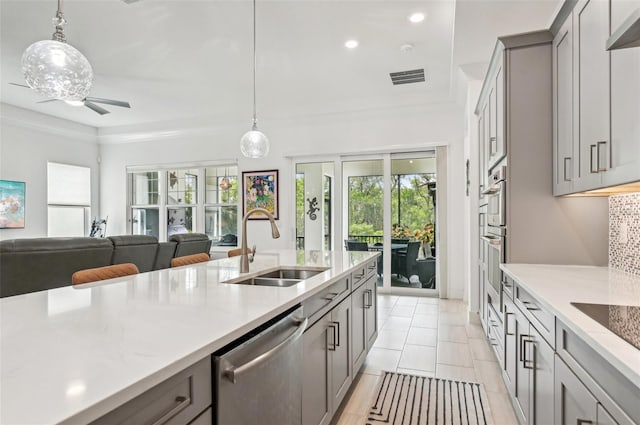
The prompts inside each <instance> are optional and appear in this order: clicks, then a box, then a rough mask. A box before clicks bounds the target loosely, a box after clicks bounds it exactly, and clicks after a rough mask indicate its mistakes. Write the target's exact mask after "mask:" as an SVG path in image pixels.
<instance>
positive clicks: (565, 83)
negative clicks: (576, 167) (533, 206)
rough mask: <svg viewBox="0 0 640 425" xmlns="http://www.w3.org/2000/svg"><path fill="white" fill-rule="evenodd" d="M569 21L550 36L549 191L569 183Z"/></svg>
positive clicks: (558, 191) (563, 190)
mask: <svg viewBox="0 0 640 425" xmlns="http://www.w3.org/2000/svg"><path fill="white" fill-rule="evenodd" d="M572 24H573V21H572V19H571V17H569V18H567V20H566V22H565V23H564V24H563V25H562V27H561V28H560V31H559V32H558V34H557V35H556V37H555V39H554V40H553V160H554V169H553V194H554V195H562V194H566V193H569V192H571V189H572V187H573V183H572V180H573V164H574V157H573V25H572Z"/></svg>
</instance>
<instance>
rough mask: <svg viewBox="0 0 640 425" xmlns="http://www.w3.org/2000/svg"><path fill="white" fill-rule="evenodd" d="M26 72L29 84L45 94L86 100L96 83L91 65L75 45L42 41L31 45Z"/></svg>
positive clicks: (24, 58) (26, 53)
mask: <svg viewBox="0 0 640 425" xmlns="http://www.w3.org/2000/svg"><path fill="white" fill-rule="evenodd" d="M22 73H23V74H24V79H25V80H26V82H27V84H28V85H29V87H31V88H32V89H33V90H35V91H36V92H38V93H39V94H41V95H42V96H44V97H47V98H50V99H61V100H83V99H84V98H85V97H87V96H88V95H89V91H90V90H91V84H92V82H93V70H92V69H91V64H90V63H89V61H88V60H87V58H85V57H84V55H83V54H82V53H80V52H79V51H78V50H77V49H76V48H74V47H73V46H71V45H69V44H67V43H62V42H60V41H55V40H42V41H37V42H35V43H33V44H32V45H31V46H29V47H27V50H25V51H24V53H23V55H22Z"/></svg>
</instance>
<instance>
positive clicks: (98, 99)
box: [86, 96, 131, 108]
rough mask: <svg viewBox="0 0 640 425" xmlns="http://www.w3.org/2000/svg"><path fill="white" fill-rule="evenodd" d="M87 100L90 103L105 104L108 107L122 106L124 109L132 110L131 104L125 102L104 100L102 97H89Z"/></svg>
mask: <svg viewBox="0 0 640 425" xmlns="http://www.w3.org/2000/svg"><path fill="white" fill-rule="evenodd" d="M86 99H87V100H88V101H90V102H95V103H105V104H107V105H113V106H120V107H122V108H131V105H130V104H129V102H124V101H122V100H113V99H103V98H101V97H91V96H87V98H86Z"/></svg>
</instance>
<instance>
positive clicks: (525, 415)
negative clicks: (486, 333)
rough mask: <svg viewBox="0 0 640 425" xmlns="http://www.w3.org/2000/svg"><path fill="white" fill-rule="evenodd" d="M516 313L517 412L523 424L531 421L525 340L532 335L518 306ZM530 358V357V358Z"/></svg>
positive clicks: (527, 322) (529, 384) (529, 383)
mask: <svg viewBox="0 0 640 425" xmlns="http://www.w3.org/2000/svg"><path fill="white" fill-rule="evenodd" d="M514 313H515V317H516V320H515V325H516V327H515V334H516V344H517V346H516V369H515V370H516V386H515V388H516V391H515V394H514V395H515V398H516V414H517V415H518V416H519V418H520V421H521V422H522V423H523V424H528V423H530V419H529V418H530V417H531V415H530V413H529V387H530V386H531V384H532V383H531V382H530V381H529V368H528V367H527V366H528V363H526V361H525V359H526V357H525V355H526V354H527V350H526V347H525V341H526V340H527V339H529V338H530V337H531V336H530V335H529V321H528V320H527V318H526V317H525V316H524V315H523V314H522V313H521V312H520V310H518V309H517V308H516V309H515V310H514ZM529 360H530V359H529Z"/></svg>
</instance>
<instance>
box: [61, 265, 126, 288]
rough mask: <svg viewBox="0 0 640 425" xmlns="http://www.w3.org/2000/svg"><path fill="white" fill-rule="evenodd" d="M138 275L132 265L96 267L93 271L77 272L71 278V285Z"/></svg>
mask: <svg viewBox="0 0 640 425" xmlns="http://www.w3.org/2000/svg"><path fill="white" fill-rule="evenodd" d="M132 274H138V267H137V266H136V265H135V264H133V263H122V264H114V265H112V266H104V267H96V268H93V269H84V270H78V271H77V272H75V273H74V274H73V275H72V276H71V283H72V284H73V285H79V284H82V283H90V282H97V281H99V280H105V279H113V278H115V277H122V276H129V275H132Z"/></svg>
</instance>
